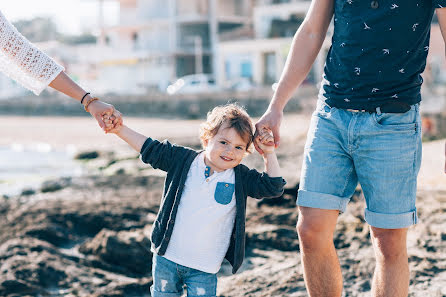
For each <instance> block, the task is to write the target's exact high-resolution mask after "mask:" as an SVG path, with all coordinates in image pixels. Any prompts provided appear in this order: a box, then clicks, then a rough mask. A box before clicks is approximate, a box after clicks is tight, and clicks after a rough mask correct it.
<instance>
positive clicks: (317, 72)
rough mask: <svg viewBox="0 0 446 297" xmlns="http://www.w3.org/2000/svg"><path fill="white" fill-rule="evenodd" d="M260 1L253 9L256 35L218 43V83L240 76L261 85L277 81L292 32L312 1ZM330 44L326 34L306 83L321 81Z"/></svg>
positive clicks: (288, 48)
mask: <svg viewBox="0 0 446 297" xmlns="http://www.w3.org/2000/svg"><path fill="white" fill-rule="evenodd" d="M258 2H259V5H257V6H255V7H254V13H253V22H254V32H253V37H252V38H248V39H244V40H228V41H222V42H221V43H219V49H218V52H219V56H218V65H219V66H218V67H217V69H218V71H219V72H218V75H217V81H218V83H219V84H222V85H223V84H226V83H227V82H228V81H232V80H237V79H238V78H240V77H243V78H248V79H250V80H252V82H253V83H254V84H255V85H258V86H262V85H271V84H272V83H274V82H276V81H278V79H279V76H280V74H281V73H282V70H283V68H284V65H285V61H286V57H287V55H288V52H289V50H290V46H291V42H292V39H293V36H294V34H295V33H296V31H297V29H298V28H299V26H300V24H301V23H302V22H303V20H304V18H305V15H306V13H307V11H308V9H309V7H310V3H311V1H299V0H289V1H286V0H283V1H274V0H264V1H258ZM277 2H280V3H278V4H277ZM329 46H330V38H326V40H325V42H324V44H323V47H322V50H321V52H320V54H319V56H318V57H317V59H316V62H315V64H314V66H313V68H312V70H311V72H310V74H309V75H308V77H307V79H306V80H305V81H304V83H305V82H308V83H317V82H319V81H320V78H321V77H322V72H323V65H324V60H325V56H326V53H327V50H328V48H329Z"/></svg>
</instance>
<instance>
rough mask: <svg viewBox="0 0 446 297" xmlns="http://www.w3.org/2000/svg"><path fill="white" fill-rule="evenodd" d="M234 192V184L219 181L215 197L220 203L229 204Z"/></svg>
mask: <svg viewBox="0 0 446 297" xmlns="http://www.w3.org/2000/svg"><path fill="white" fill-rule="evenodd" d="M233 194H234V184H231V183H223V182H218V183H217V186H216V187H215V193H214V199H215V201H217V202H218V203H220V204H223V205H226V204H229V202H231V200H232V195H233Z"/></svg>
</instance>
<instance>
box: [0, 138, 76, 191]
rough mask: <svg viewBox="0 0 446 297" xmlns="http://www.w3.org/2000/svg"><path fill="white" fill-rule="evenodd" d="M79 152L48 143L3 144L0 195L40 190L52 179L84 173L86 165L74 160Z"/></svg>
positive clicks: (0, 153) (1, 149)
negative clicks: (55, 147) (41, 186)
mask: <svg viewBox="0 0 446 297" xmlns="http://www.w3.org/2000/svg"><path fill="white" fill-rule="evenodd" d="M75 153H76V149H75V147H73V146H67V147H66V148H65V149H62V150H56V149H54V148H53V147H51V145H49V144H47V143H34V144H29V145H23V144H19V143H15V144H11V145H10V146H7V147H5V146H3V147H2V146H0V196H1V195H8V196H9V195H17V194H20V193H21V192H22V191H23V189H34V190H38V189H39V187H40V185H41V184H42V182H44V181H46V180H49V179H54V178H58V177H66V176H79V175H81V174H82V173H83V172H84V168H83V166H82V164H81V163H80V162H77V161H75V160H74V159H73V157H74V155H75Z"/></svg>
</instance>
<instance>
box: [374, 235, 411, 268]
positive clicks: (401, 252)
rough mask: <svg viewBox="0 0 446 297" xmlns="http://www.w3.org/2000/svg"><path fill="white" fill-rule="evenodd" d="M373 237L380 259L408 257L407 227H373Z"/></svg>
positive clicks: (391, 259) (390, 259)
mask: <svg viewBox="0 0 446 297" xmlns="http://www.w3.org/2000/svg"><path fill="white" fill-rule="evenodd" d="M371 237H372V242H373V246H374V249H375V253H376V256H377V258H378V260H379V259H382V260H385V261H393V260H397V259H399V258H401V257H407V254H406V238H407V228H402V229H381V228H375V227H371Z"/></svg>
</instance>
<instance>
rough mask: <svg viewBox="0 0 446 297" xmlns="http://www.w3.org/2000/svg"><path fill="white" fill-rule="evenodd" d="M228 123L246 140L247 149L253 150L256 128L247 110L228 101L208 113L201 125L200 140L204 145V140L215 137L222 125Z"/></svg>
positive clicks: (248, 150)
mask: <svg viewBox="0 0 446 297" xmlns="http://www.w3.org/2000/svg"><path fill="white" fill-rule="evenodd" d="M224 123H227V124H228V128H234V129H235V130H236V131H237V133H238V134H239V135H240V137H241V138H242V139H243V140H245V141H246V151H247V152H251V145H252V141H253V134H254V129H253V125H252V121H251V118H250V117H249V115H248V113H247V112H246V110H245V109H244V108H243V107H242V106H240V105H238V104H236V103H228V104H225V105H219V106H216V107H214V109H212V110H211V111H210V112H208V114H207V120H206V122H204V123H202V124H201V125H200V141H201V144H202V146H204V141H205V140H208V139H210V138H212V137H214V136H215V135H216V134H217V133H218V130H219V129H220V127H221V126H222V125H223V124H224Z"/></svg>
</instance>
